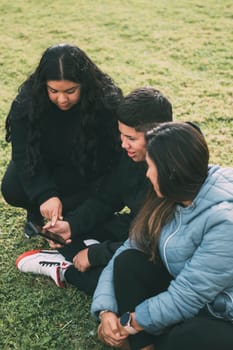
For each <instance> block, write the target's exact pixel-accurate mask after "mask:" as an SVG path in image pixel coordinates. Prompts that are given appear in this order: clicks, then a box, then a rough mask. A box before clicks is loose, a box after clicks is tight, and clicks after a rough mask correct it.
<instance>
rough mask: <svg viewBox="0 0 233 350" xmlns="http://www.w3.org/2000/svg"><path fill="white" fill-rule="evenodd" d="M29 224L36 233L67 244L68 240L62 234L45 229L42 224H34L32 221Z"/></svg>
mask: <svg viewBox="0 0 233 350" xmlns="http://www.w3.org/2000/svg"><path fill="white" fill-rule="evenodd" d="M28 225H29V226H30V229H31V230H32V231H33V233H34V234H35V235H39V236H42V237H44V238H47V239H50V240H51V241H53V242H55V243H58V244H62V245H66V241H65V240H64V239H63V238H62V237H61V236H60V235H58V234H56V233H53V232H51V231H47V230H46V231H43V230H42V229H41V227H40V226H37V225H34V224H33V223H32V222H31V221H30V222H28Z"/></svg>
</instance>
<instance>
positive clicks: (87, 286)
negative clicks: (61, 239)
mask: <svg viewBox="0 0 233 350" xmlns="http://www.w3.org/2000/svg"><path fill="white" fill-rule="evenodd" d="M129 223H130V221H129V218H128V217H127V215H124V214H120V215H113V216H112V217H111V218H110V219H109V220H108V221H107V222H106V223H105V224H103V225H101V227H96V228H95V229H94V230H93V232H90V233H87V234H85V235H84V236H78V237H76V238H75V239H74V240H73V241H72V243H71V244H69V245H67V246H65V247H63V248H60V249H58V250H59V252H60V253H61V254H62V255H63V256H64V257H65V259H66V260H68V261H71V262H72V260H73V258H74V256H75V255H76V254H77V253H78V252H79V251H81V250H83V249H85V248H87V247H86V245H85V244H84V240H85V239H91V238H93V239H97V240H98V241H99V242H104V241H113V242H115V243H116V242H119V245H120V244H121V243H122V242H123V241H125V240H126V239H127V237H128V232H129ZM119 245H118V244H115V245H114V249H113V246H111V250H108V251H106V249H107V248H106V246H105V247H103V249H102V250H101V253H102V255H104V258H103V259H102V260H103V261H104V262H102V264H101V265H98V266H92V267H90V269H89V270H87V271H85V272H80V271H78V270H77V269H76V268H75V267H74V266H73V265H71V266H70V267H69V268H68V269H67V270H66V272H65V279H66V281H67V282H68V283H69V284H72V285H73V286H74V287H76V288H77V289H79V290H81V291H83V292H85V293H86V294H88V295H91V296H92V295H93V293H94V291H95V288H96V286H97V282H98V279H99V276H100V274H101V272H102V270H103V269H104V267H105V266H106V265H107V263H108V261H109V260H110V259H111V257H112V255H113V254H114V252H115V250H116V249H117V248H118V246H119Z"/></svg>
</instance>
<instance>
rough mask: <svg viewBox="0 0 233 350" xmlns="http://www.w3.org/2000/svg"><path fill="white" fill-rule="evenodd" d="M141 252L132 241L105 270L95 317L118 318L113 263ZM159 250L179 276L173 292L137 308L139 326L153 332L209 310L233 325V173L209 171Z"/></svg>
mask: <svg viewBox="0 0 233 350" xmlns="http://www.w3.org/2000/svg"><path fill="white" fill-rule="evenodd" d="M129 248H130V249H132V248H135V249H137V247H136V246H135V242H133V241H132V240H127V241H126V242H125V243H124V245H123V246H122V247H120V248H119V249H118V250H117V252H116V253H115V255H114V257H113V258H112V260H111V261H110V262H109V264H108V265H107V267H106V268H105V269H104V271H103V273H102V275H101V277H100V279H99V283H98V286H97V289H96V291H95V294H94V297H93V302H92V306H91V312H92V314H93V315H95V316H97V315H98V312H99V311H100V310H106V309H107V310H111V311H113V312H115V313H117V303H116V299H115V295H114V285H113V269H112V267H113V263H114V258H115V256H116V255H118V254H120V253H121V252H122V251H123V250H125V249H129ZM159 251H160V255H161V258H162V260H163V262H164V264H165V266H166V267H167V269H168V271H169V272H170V273H171V275H172V276H173V277H174V280H172V282H171V284H170V286H169V287H168V289H167V290H166V291H165V292H163V293H160V294H159V295H156V296H154V297H151V298H149V299H147V300H145V301H143V302H142V303H141V304H139V305H137V307H136V309H135V313H136V320H137V322H138V323H139V324H140V325H141V326H142V327H143V328H144V329H145V330H146V331H147V332H149V333H152V334H160V333H161V332H162V331H163V330H164V329H166V328H167V327H169V326H171V325H174V324H176V323H178V322H180V321H182V320H185V319H188V318H192V317H194V316H195V315H196V314H197V313H198V312H199V311H200V309H202V308H203V307H206V308H207V309H208V310H209V312H210V313H211V314H212V315H213V316H215V317H217V318H223V319H226V320H229V321H231V322H232V321H233V169H231V168H221V167H219V166H210V167H209V172H208V176H207V178H206V180H205V182H204V184H203V185H202V187H201V189H200V191H199V193H198V194H197V196H196V198H195V199H194V201H193V203H192V204H191V205H190V206H188V207H182V206H180V205H177V207H176V209H175V214H174V217H173V219H172V220H171V221H170V222H169V223H168V224H166V225H165V226H164V227H163V229H162V231H161V235H160V241H159Z"/></svg>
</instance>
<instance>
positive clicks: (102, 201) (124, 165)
mask: <svg viewBox="0 0 233 350" xmlns="http://www.w3.org/2000/svg"><path fill="white" fill-rule="evenodd" d="M145 172H146V166H145V163H144V162H134V161H133V160H131V159H130V158H129V157H128V156H127V154H126V153H125V152H124V153H123V155H122V157H121V160H120V162H119V164H118V166H117V167H116V168H115V169H114V170H113V171H112V173H111V174H110V176H107V177H106V178H105V179H104V182H103V183H102V185H101V186H100V189H99V192H98V194H97V195H96V196H95V197H92V198H90V199H89V200H87V201H85V202H84V203H83V204H82V205H81V206H80V207H78V208H77V209H76V210H74V211H72V212H70V213H69V214H68V215H67V216H66V217H65V218H64V219H65V220H66V221H68V222H69V224H70V227H71V232H72V237H73V238H74V239H75V237H76V236H84V235H85V234H86V235H87V236H88V233H89V232H95V230H96V228H97V227H101V226H102V227H103V229H107V231H108V232H109V239H108V240H106V241H105V242H102V243H101V244H97V245H93V246H90V247H89V250H88V257H89V261H90V263H91V265H92V266H94V265H95V266H96V265H105V264H106V263H107V262H108V260H109V259H110V258H111V257H112V255H113V253H114V252H115V250H116V249H117V248H118V247H119V246H120V244H121V243H122V242H123V241H124V240H125V239H126V238H127V237H128V233H129V226H130V223H131V221H132V219H133V218H134V217H135V215H136V214H137V212H138V210H139V209H140V207H141V205H142V203H143V200H144V198H145V195H146V193H147V191H148V188H149V180H148V179H147V178H146V176H145ZM122 209H124V210H126V213H125V215H122V214H121V215H117V216H116V215H115V216H114V217H113V214H114V213H118V212H119V211H121V210H122ZM92 236H93V235H92ZM95 238H96V239H97V240H98V234H97V236H96V237H95Z"/></svg>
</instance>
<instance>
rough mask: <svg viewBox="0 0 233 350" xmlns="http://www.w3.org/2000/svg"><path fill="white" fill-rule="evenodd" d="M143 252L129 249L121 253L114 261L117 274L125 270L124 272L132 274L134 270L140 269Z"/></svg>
mask: <svg viewBox="0 0 233 350" xmlns="http://www.w3.org/2000/svg"><path fill="white" fill-rule="evenodd" d="M142 254H143V253H142V252H140V251H139V250H136V249H128V250H125V251H124V252H122V253H120V254H119V255H118V256H117V257H116V259H115V261H114V272H115V273H116V274H117V273H118V272H119V273H122V271H124V273H129V274H130V275H131V276H132V274H134V272H135V273H136V272H137V271H138V265H139V264H140V261H141V256H142ZM143 255H144V254H143Z"/></svg>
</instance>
